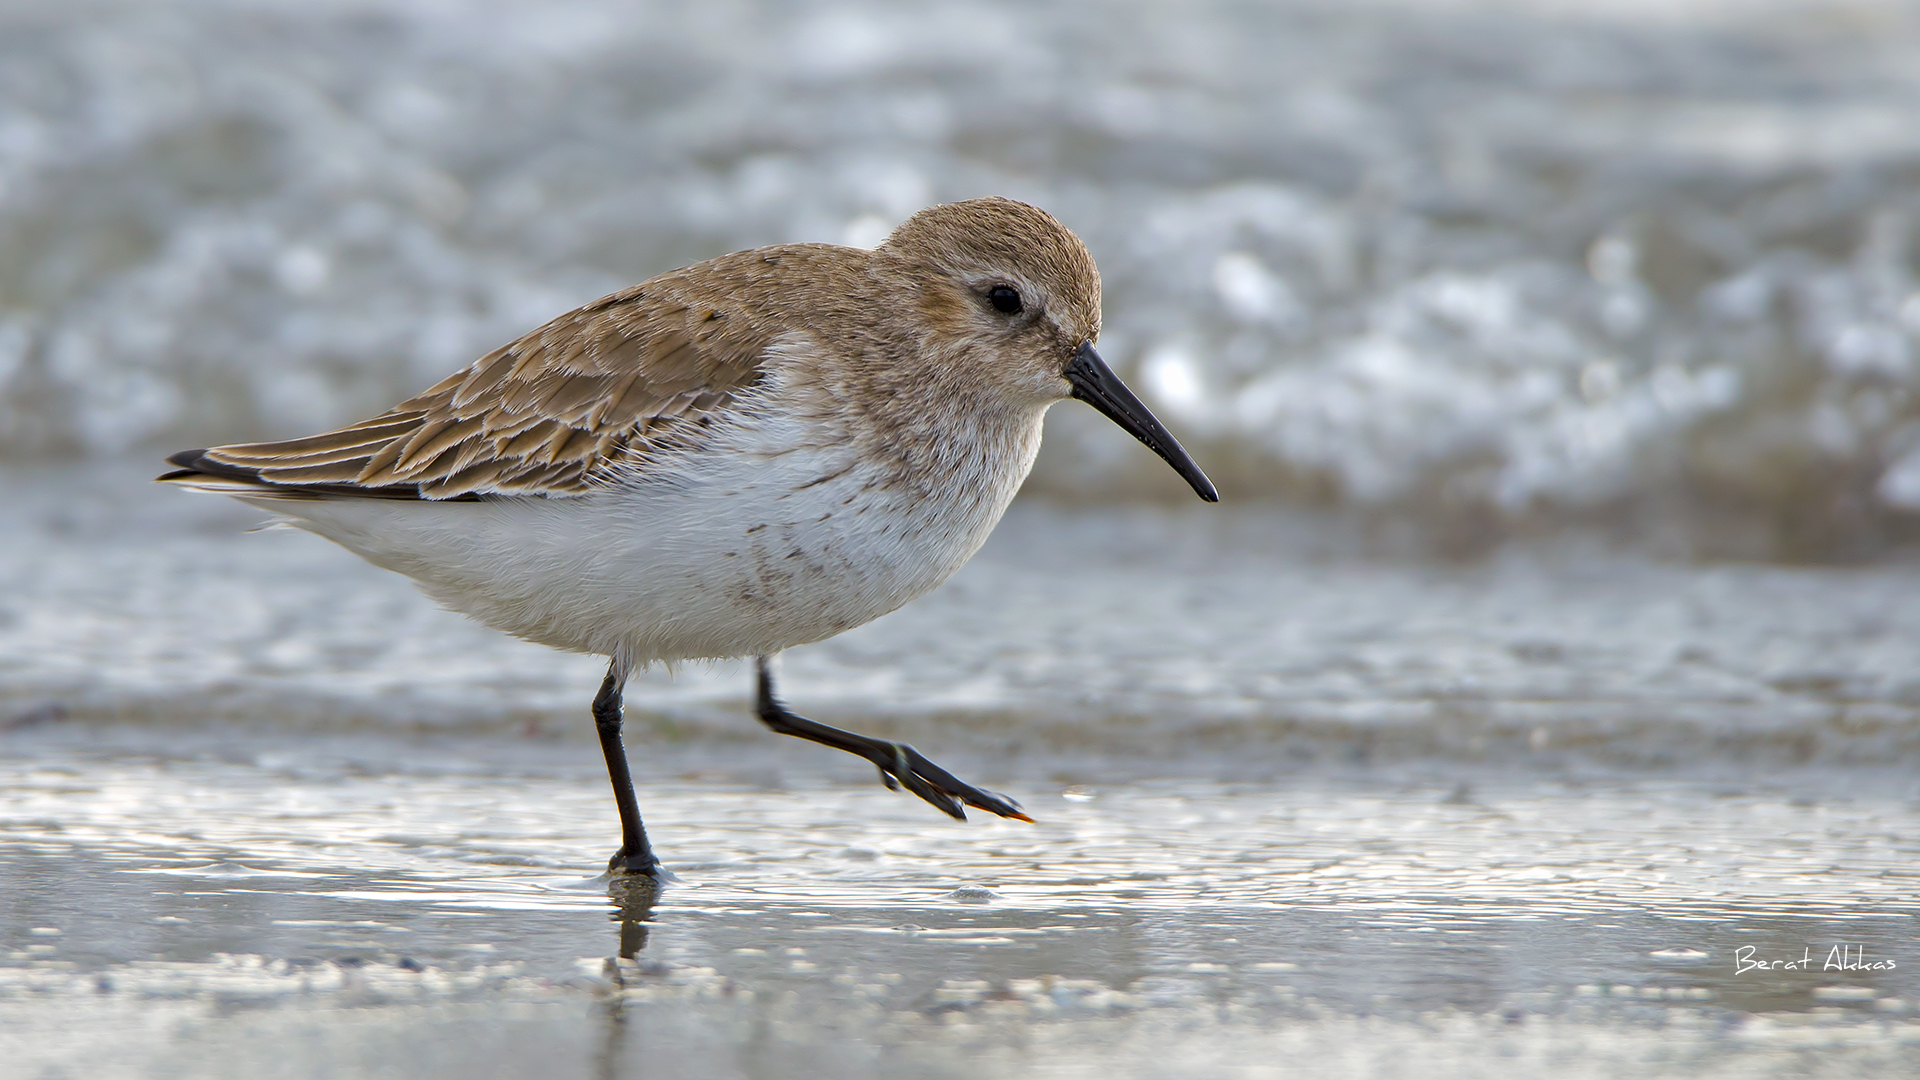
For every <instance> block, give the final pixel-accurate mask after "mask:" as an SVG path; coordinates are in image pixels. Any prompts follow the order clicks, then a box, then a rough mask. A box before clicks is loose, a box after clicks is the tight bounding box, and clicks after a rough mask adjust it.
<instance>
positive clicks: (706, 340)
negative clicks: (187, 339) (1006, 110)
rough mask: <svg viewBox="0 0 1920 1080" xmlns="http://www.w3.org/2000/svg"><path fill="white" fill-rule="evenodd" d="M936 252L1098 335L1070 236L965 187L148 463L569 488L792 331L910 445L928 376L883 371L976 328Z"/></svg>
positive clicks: (439, 489)
mask: <svg viewBox="0 0 1920 1080" xmlns="http://www.w3.org/2000/svg"><path fill="white" fill-rule="evenodd" d="M956 253H964V257H962V258H959V259H956V258H955V255H956ZM936 264H937V265H939V266H940V267H941V268H942V269H943V270H944V271H946V272H947V273H953V272H955V271H958V272H959V273H960V274H962V275H965V273H966V272H967V271H968V270H977V271H979V272H982V273H986V272H990V271H993V270H994V269H995V268H996V267H1005V266H1008V265H1013V266H1024V267H1027V268H1029V271H1028V274H1027V276H1029V277H1030V278H1031V279H1032V280H1031V282H1029V283H1028V284H1029V286H1030V288H1031V285H1032V283H1038V282H1070V283H1075V284H1077V285H1079V286H1080V287H1079V288H1075V289H1071V290H1066V291H1064V292H1063V294H1062V295H1061V296H1060V297H1059V301H1060V303H1061V306H1062V307H1063V308H1064V309H1065V310H1062V311H1060V312H1057V313H1056V314H1055V322H1056V323H1058V324H1064V325H1063V329H1065V331H1066V336H1070V337H1075V338H1078V339H1081V340H1091V339H1092V338H1094V337H1096V336H1097V335H1098V333H1099V325H1100V307H1099V304H1100V293H1099V281H1100V279H1099V273H1098V271H1097V270H1096V269H1095V268H1094V264H1093V258H1092V256H1091V255H1089V254H1088V253H1087V250H1086V248H1085V246H1083V245H1082V244H1081V243H1080V242H1079V240H1078V238H1076V237H1074V236H1073V234H1072V233H1070V232H1067V231H1066V230H1065V229H1064V228H1062V227H1061V226H1060V224H1059V223H1058V222H1056V221H1054V219H1053V218H1052V217H1050V216H1048V215H1047V214H1045V213H1044V212H1042V211H1039V210H1036V209H1034V208H1033V207H1030V206H1027V205H1026V204H1024V203H1018V202H1014V201H1012V200H1008V199H980V200H975V201H973V202H969V203H956V204H952V205H949V206H943V207H934V208H932V209H930V210H926V211H922V212H921V213H920V214H918V215H916V216H915V217H914V218H913V219H911V220H910V221H908V222H907V223H905V224H904V225H902V226H901V228H900V229H899V230H898V231H896V232H895V234H894V235H893V236H892V237H890V238H889V239H888V241H887V243H886V244H884V245H882V246H881V247H880V248H879V249H877V250H875V251H872V252H869V251H863V250H860V249H856V248H844V247H835V246H831V245H826V244H789V245H781V246H776V247H766V248H757V249H755V250H752V251H743V252H737V253H735V254H732V255H724V256H721V257H719V258H717V259H711V260H708V261H706V262H703V263H698V264H695V265H693V266H689V267H686V268H684V269H680V270H675V271H672V272H670V273H666V274H662V275H660V276H659V277H656V278H653V279H651V280H649V281H646V282H643V283H641V284H639V285H635V286H632V287H631V288H627V289H623V290H621V291H620V292H617V293H614V294H612V295H611V296H606V297H603V298H601V299H599V300H596V301H594V302H593V303H591V304H588V305H586V306H585V307H582V308H579V309H577V310H574V311H571V312H568V313H567V314H565V315H562V316H560V317H559V318H557V319H554V320H553V321H551V322H549V323H547V324H546V325H545V326H542V327H540V328H539V329H537V330H534V331H533V332H531V333H529V334H527V335H526V336H524V337H522V338H520V339H519V340H517V341H513V342H511V343H509V344H507V345H503V346H501V347H500V348H498V349H495V350H494V351H493V352H491V353H488V354H487V355H486V356H483V357H481V358H480V359H479V360H477V361H475V362H474V363H473V364H472V365H471V366H469V367H468V368H466V369H465V370H462V371H459V372H456V373H455V374H453V375H451V376H448V377H447V378H446V379H443V380H441V381H440V382H439V383H437V384H435V385H434V386H432V387H430V388H428V389H427V390H426V391H424V392H422V393H420V394H417V395H415V396H414V397H411V398H408V399H407V400H406V401H403V402H401V403H399V404H398V405H395V406H394V407H393V408H391V409H389V410H387V411H386V412H384V413H382V414H380V415H379V416H375V417H373V418H371V419H368V420H364V421H361V422H360V423H357V424H354V425H351V426H349V427H345V428H341V429H339V430H336V431H330V432H326V433H323V434H320V435H310V436H307V437H305V438H299V439H289V440H285V441H281V442H265V443H242V444H236V445H231V446H218V447H213V448H211V449H205V450H188V451H183V452H181V453H179V454H175V455H173V457H171V458H170V459H169V460H170V461H172V462H173V463H174V464H176V465H179V466H181V469H180V471H178V472H175V473H170V474H168V475H167V476H165V477H162V479H167V480H179V479H188V478H190V477H192V476H194V475H210V476H218V477H225V478H229V479H235V480H242V481H252V482H257V483H261V484H264V485H270V486H272V487H276V488H280V489H282V490H281V494H282V495H283V497H284V496H287V495H299V494H303V493H304V494H312V495H315V496H323V497H325V496H331V497H338V496H378V497H389V498H410V499H430V500H446V499H461V498H466V499H471V498H474V497H477V496H479V495H543V496H568V495H579V494H584V493H586V492H588V491H591V490H593V489H594V488H595V487H596V486H598V485H599V484H602V483H604V482H607V481H608V480H610V479H612V478H613V477H614V476H615V475H616V474H618V473H619V472H620V471H621V470H631V469H636V468H640V469H644V467H645V461H646V459H647V457H648V455H649V454H650V453H651V452H653V451H655V450H657V449H660V448H663V447H669V446H675V445H686V444H688V443H689V441H692V440H697V438H698V434H699V429H700V428H701V427H703V426H705V425H709V424H711V423H712V422H713V421H714V420H715V419H716V418H718V417H720V416H723V415H725V413H726V412H727V410H728V409H729V408H731V407H732V406H734V405H735V404H736V402H737V401H738V400H739V399H740V397H741V395H743V394H744V393H746V392H748V391H750V390H751V389H752V388H753V387H754V386H755V384H756V383H757V382H758V381H759V380H760V377H761V375H762V372H763V370H764V366H765V362H766V360H767V350H768V348H769V347H770V346H771V345H773V344H774V343H775V342H776V341H778V340H780V339H781V338H782V337H783V336H787V335H796V334H798V335H805V336H807V337H808V338H810V339H811V340H814V341H819V340H822V339H825V340H830V341H834V342H835V344H837V345H840V346H842V347H843V348H850V349H852V350H853V351H855V352H856V353H857V354H858V358H859V359H861V360H865V361H866V362H867V363H866V364H865V365H863V366H864V367H865V368H866V370H865V371H863V372H859V374H863V375H865V376H867V377H868V379H866V380H863V381H869V380H870V381H871V382H872V383H873V384H875V386H876V388H877V389H879V390H880V396H881V398H882V399H883V405H884V404H885V403H891V404H893V405H894V406H895V407H896V408H897V409H898V411H899V412H900V415H899V416H898V417H897V418H896V420H897V421H898V423H897V424H894V425H889V426H891V427H893V428H895V429H896V430H897V431H898V433H899V434H900V435H901V436H902V437H903V438H905V439H906V440H907V441H908V442H911V441H913V434H914V433H913V431H912V429H914V428H917V427H919V426H921V425H920V423H919V422H918V421H919V420H922V419H924V413H922V414H921V415H919V416H915V415H914V414H913V411H912V409H910V408H908V405H909V403H912V402H918V401H920V400H922V399H924V398H927V397H928V395H929V392H933V393H935V394H937V393H939V392H943V391H945V390H946V389H947V387H945V386H942V385H941V383H942V382H944V381H946V380H940V379H937V378H936V379H933V380H932V384H931V385H929V384H928V382H927V380H925V379H924V378H923V376H925V375H926V374H927V372H926V371H924V370H923V369H922V367H921V365H918V364H913V363H907V364H902V365H899V366H898V367H897V369H896V370H891V371H889V370H885V369H887V368H892V367H895V364H894V363H893V362H894V361H899V360H901V359H902V358H903V357H908V356H911V355H913V354H917V353H920V352H922V351H924V350H925V347H926V346H929V345H935V346H938V345H939V344H940V342H939V341H938V340H937V339H940V338H945V337H950V338H951V339H952V340H951V342H950V343H948V345H949V349H951V348H953V347H964V346H966V345H969V344H971V343H972V339H973V337H974V336H975V335H974V334H972V333H971V332H970V331H972V330H973V329H974V328H973V327H972V326H971V325H970V321H971V315H972V313H971V312H970V311H968V310H966V308H967V307H968V306H969V298H968V297H967V296H966V295H964V294H963V293H962V292H960V291H956V290H951V289H927V288H924V287H922V284H923V283H922V280H921V275H922V274H923V273H924V271H925V270H926V269H927V268H928V267H929V266H931V265H936ZM1065 344H1066V347H1067V348H1070V347H1071V344H1072V343H1065ZM940 351H943V352H944V351H948V350H944V349H943V350H940ZM1061 355H1063V356H1064V355H1065V350H1064V349H1063V350H1062V353H1061ZM903 377H904V378H903ZM893 384H897V385H893Z"/></svg>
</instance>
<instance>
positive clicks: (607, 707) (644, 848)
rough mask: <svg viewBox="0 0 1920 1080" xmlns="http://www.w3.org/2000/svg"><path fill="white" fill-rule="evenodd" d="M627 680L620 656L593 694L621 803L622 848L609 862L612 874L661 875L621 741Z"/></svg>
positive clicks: (602, 743)
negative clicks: (622, 700)
mask: <svg viewBox="0 0 1920 1080" xmlns="http://www.w3.org/2000/svg"><path fill="white" fill-rule="evenodd" d="M626 683H627V671H626V667H625V665H623V664H621V663H620V658H619V657H617V656H616V657H614V659H613V662H612V663H611V664H609V665H607V679H606V681H605V682H603V683H601V684H600V692H599V693H598V694H596V695H594V698H593V726H594V727H595V728H597V729H599V732H600V752H601V753H603V754H605V755H606V758H607V778H608V779H609V780H612V781H613V801H614V802H615V803H616V804H617V805H618V806H619V807H620V850H619V851H616V852H614V855H613V858H612V859H611V860H609V861H608V863H607V873H609V874H644V875H646V876H647V877H654V876H656V875H657V873H658V870H659V867H660V860H658V859H656V858H654V857H653V848H652V847H651V846H650V845H648V843H647V828H646V826H645V825H642V824H641V823H640V803H639V801H638V800H636V799H635V798H634V797H633V774H632V773H631V772H629V771H628V769H627V749H626V747H624V746H622V745H621V743H620V694H621V691H622V690H623V689H625V687H626Z"/></svg>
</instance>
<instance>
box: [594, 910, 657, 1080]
mask: <svg viewBox="0 0 1920 1080" xmlns="http://www.w3.org/2000/svg"><path fill="white" fill-rule="evenodd" d="M659 897H660V882H659V881H657V880H655V879H654V878H651V877H642V876H640V875H637V874H628V875H623V876H619V877H615V878H613V879H612V880H610V881H609V882H608V883H607V898H608V899H610V900H612V901H613V911H612V912H611V913H610V914H609V916H608V917H609V918H610V919H612V920H613V921H614V922H616V923H619V924H620V949H619V952H618V953H617V954H616V955H613V956H609V957H608V958H607V963H606V966H605V968H603V969H602V973H603V974H604V975H605V976H606V979H607V981H608V982H610V983H612V984H613V992H612V994H611V995H610V996H609V997H608V999H607V1026H606V1039H605V1041H604V1042H603V1043H602V1045H601V1048H600V1055H599V1058H598V1060H596V1061H595V1063H594V1065H595V1068H594V1077H595V1078H596V1080H614V1078H615V1077H617V1076H619V1075H620V1062H621V1060H622V1059H623V1058H624V1056H625V1051H626V1042H627V997H626V993H625V990H626V988H627V986H628V985H629V984H630V983H631V982H632V981H633V980H635V979H636V978H637V977H639V976H641V975H643V974H646V973H647V971H646V968H645V967H644V966H643V965H641V964H640V963H639V962H638V958H639V954H640V952H641V950H643V949H645V948H646V947H647V927H648V925H649V921H650V920H651V919H652V917H653V904H654V901H656V900H658V899H659Z"/></svg>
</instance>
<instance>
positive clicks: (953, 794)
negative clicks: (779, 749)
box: [754, 656, 1033, 821]
mask: <svg viewBox="0 0 1920 1080" xmlns="http://www.w3.org/2000/svg"><path fill="white" fill-rule="evenodd" d="M754 659H755V667H756V670H757V671H758V673H759V684H760V685H759V693H758V694H757V695H756V696H755V703H756V704H755V709H754V711H755V713H756V714H757V715H758V716H759V717H760V722H761V723H763V724H765V725H767V727H769V728H771V729H773V730H774V731H775V732H777V733H779V734H781V735H792V736H793V737H795V738H798V739H805V740H807V741H808V742H817V743H819V744H820V745H822V746H831V747H833V748H834V749H835V750H845V751H846V752H847V753H849V754H854V755H857V756H859V757H863V758H866V759H867V760H868V761H871V762H873V764H874V765H875V767H877V768H878V769H879V770H880V779H881V780H882V781H883V782H884V783H885V784H886V785H887V787H888V788H890V789H891V790H894V791H899V790H900V787H901V785H903V784H904V785H905V786H906V789H907V790H908V791H911V792H913V793H914V794H915V795H918V796H920V797H921V798H922V799H925V800H926V801H927V802H930V803H932V804H933V805H934V807H935V808H936V809H938V810H939V811H940V812H941V813H943V814H947V815H949V816H950V817H954V818H957V819H959V820H961V821H965V820H967V812H966V810H965V808H964V806H974V807H978V808H980V809H982V810H985V811H987V812H988V813H991V814H998V815H1000V816H1001V817H1007V818H1017V819H1019V820H1021V821H1032V820H1033V819H1032V818H1030V817H1028V816H1027V815H1026V813H1025V812H1023V811H1022V810H1021V809H1020V804H1019V803H1017V802H1014V801H1013V800H1012V799H1009V798H1007V797H1006V796H1005V795H996V794H994V793H993V792H991V791H982V790H980V789H979V788H977V787H974V786H973V785H971V784H968V783H965V782H963V781H961V780H960V779H959V778H957V777H955V776H954V775H953V774H952V773H950V772H948V771H947V770H945V769H943V768H941V767H940V766H938V765H935V764H934V763H933V762H931V761H928V760H927V759H926V758H925V757H923V756H922V755H921V753H920V751H918V750H915V749H914V748H913V747H911V746H908V745H907V744H906V743H897V742H889V741H887V740H885V739H875V738H873V737H871V736H867V735H856V734H854V733H853V732H851V731H842V730H840V729H839V728H836V727H828V726H827V725H825V724H822V723H818V722H816V721H813V720H809V719H807V718H806V717H804V716H796V715H794V714H793V713H792V712H790V711H789V710H788V709H787V707H786V706H785V705H782V704H781V703H780V699H779V697H778V696H776V695H775V694H774V690H773V665H772V658H771V657H767V656H760V657H755V658H754ZM962 804H964V806H963V805H962Z"/></svg>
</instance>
